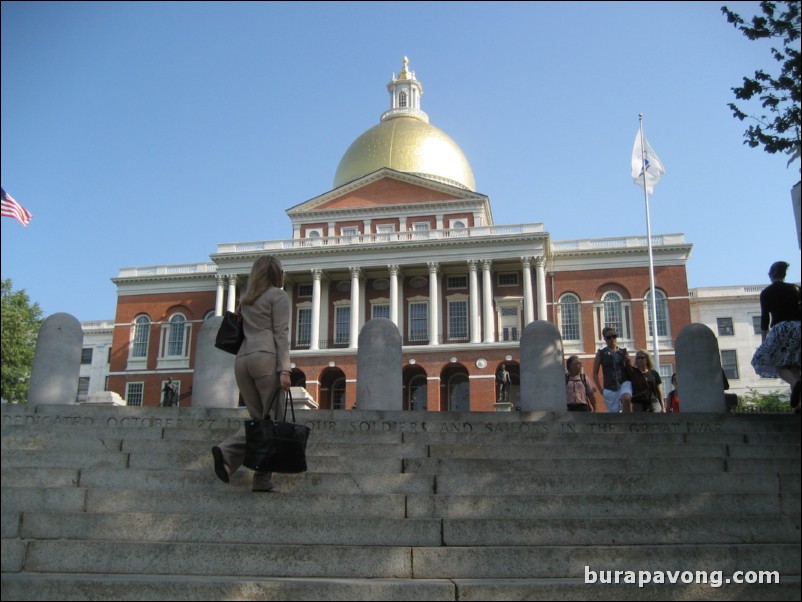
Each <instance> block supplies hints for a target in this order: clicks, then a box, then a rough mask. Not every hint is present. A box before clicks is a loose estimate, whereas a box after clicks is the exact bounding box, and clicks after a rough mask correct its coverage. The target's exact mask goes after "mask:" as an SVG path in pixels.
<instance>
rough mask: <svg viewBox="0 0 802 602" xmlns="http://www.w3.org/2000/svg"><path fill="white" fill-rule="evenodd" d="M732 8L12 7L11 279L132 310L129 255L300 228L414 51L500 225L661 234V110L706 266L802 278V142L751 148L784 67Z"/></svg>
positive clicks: (6, 264)
mask: <svg viewBox="0 0 802 602" xmlns="http://www.w3.org/2000/svg"><path fill="white" fill-rule="evenodd" d="M724 3H725V2H724V1H720V2H699V3H697V2H694V3H684V2H677V3H662V2H650V3H634V2H632V3H629V2H626V3H613V2H606V3H563V2H560V3H554V4H552V3H504V2H494V3H492V4H489V3H482V2H477V3H473V2H470V3H465V2H449V3H443V4H441V3H426V2H413V3H395V2H381V3H371V2H367V3H335V2H331V3H302V2H292V3H281V2H275V3H272V2H271V3H261V2H248V3H236V2H224V3H223V2H220V3H215V2H211V3H194V2H181V3H171V2H157V3H126V2H119V3H117V2H115V3H103V2H100V3H71V2H58V3H54V2H41V3H39V2H3V3H2V128H0V132H1V133H2V185H3V188H4V189H5V190H6V191H7V192H8V193H9V194H11V195H12V196H13V197H14V198H16V199H17V201H19V202H20V203H21V204H22V205H24V206H25V207H26V208H27V209H28V210H29V211H30V212H31V213H32V214H33V220H32V222H31V224H30V226H28V228H23V227H22V226H21V225H20V224H19V223H17V222H16V221H14V220H11V219H8V218H4V219H2V220H0V223H1V224H2V277H3V278H4V279H5V278H10V279H11V280H12V281H13V287H14V290H19V289H25V290H26V291H27V292H28V294H29V296H30V297H31V299H32V300H33V301H36V302H38V303H39V304H40V305H41V307H42V309H43V311H44V313H45V315H50V314H53V313H56V312H61V311H64V312H68V313H71V314H72V315H74V316H75V317H77V318H78V319H79V320H99V319H113V318H114V314H115V307H116V289H115V286H114V284H113V283H112V282H111V278H113V277H115V276H116V275H117V274H118V272H119V270H120V268H122V267H133V266H148V265H164V264H179V263H196V262H205V261H208V259H209V255H210V254H212V253H214V252H215V251H216V245H217V244H218V243H221V242H233V241H253V240H273V239H282V238H290V237H291V236H292V231H291V227H290V221H289V218H287V216H286V214H285V210H286V209H288V208H290V207H292V206H294V205H297V204H298V203H301V202H303V201H306V200H308V199H310V198H313V197H315V196H317V195H319V194H322V193H324V192H327V191H328V190H330V189H331V188H332V184H333V179H334V173H335V170H336V169H337V165H338V163H339V161H340V158H341V157H342V155H343V154H344V153H345V151H346V149H347V148H348V146H349V145H350V144H351V142H353V140H354V139H355V138H356V137H357V136H359V135H360V134H361V133H362V132H364V131H365V130H367V129H368V128H370V127H372V126H373V125H375V124H377V123H378V120H379V116H380V115H381V113H382V112H383V111H385V110H386V109H387V108H388V107H389V97H388V94H387V91H386V88H385V86H386V84H387V82H388V81H389V80H390V78H391V74H392V73H393V72H398V71H399V70H400V69H401V66H402V64H401V60H402V57H403V56H404V55H406V56H408V57H409V58H410V68H411V69H413V70H414V71H415V72H416V75H417V78H418V79H419V80H420V81H421V82H422V84H423V87H424V96H423V98H422V108H423V110H424V111H426V112H427V113H428V114H429V117H430V119H431V123H432V124H434V125H436V126H437V127H439V128H440V129H442V130H444V131H445V132H446V133H448V134H449V135H450V136H451V137H452V138H453V139H454V140H455V141H456V142H457V144H459V145H460V147H461V148H462V150H463V151H464V152H465V154H466V156H467V157H468V160H469V161H470V163H471V166H472V168H473V171H474V175H475V177H476V185H477V190H478V191H479V192H481V193H483V194H486V195H488V196H489V197H490V202H491V206H492V210H493V216H494V220H495V222H496V223H497V224H514V223H522V222H543V223H544V224H545V228H546V230H547V231H548V232H550V233H551V235H552V238H553V239H554V240H566V239H574V238H585V237H591V238H601V237H610V236H623V235H642V234H645V231H646V220H645V211H644V203H643V193H642V191H641V189H640V188H638V187H636V186H635V185H634V184H633V183H632V180H631V178H630V156H631V152H632V145H633V141H634V138H635V134H636V132H637V130H638V113H643V114H644V129H645V132H646V137H647V138H648V140H649V142H650V143H651V145H652V146H653V147H654V149H655V151H656V152H657V154H658V155H659V156H660V158H661V160H662V161H663V163H664V165H665V166H666V170H667V173H666V174H665V175H664V176H663V178H662V180H661V181H660V183H659V184H658V185H657V188H656V190H655V194H654V196H653V197H652V199H651V215H652V231H653V233H655V234H657V233H676V232H683V233H685V236H686V239H687V240H688V241H689V242H691V243H693V252H692V254H691V259H690V262H689V264H688V275H689V285H690V286H691V287H699V286H720V285H728V284H761V283H765V284H768V278H767V276H766V274H767V271H768V267H769V265H770V264H771V263H772V262H774V261H776V260H780V259H783V260H786V261H789V262H790V263H791V272H789V275H792V274H793V275H794V276H792V277H794V278H796V279H798V278H799V249H798V246H797V239H796V229H795V226H794V221H793V213H792V210H791V201H790V189H791V187H792V186H793V184H794V183H795V182H796V181H798V179H799V169H800V166H799V161H797V162H796V163H795V164H792V165H791V166H790V167H786V161H787V158H786V157H785V156H781V155H768V154H766V153H765V152H763V151H762V150H758V149H751V148H749V147H747V146H744V145H743V144H742V142H743V131H744V129H745V127H746V124H745V123H742V122H739V121H737V120H735V119H734V118H733V117H732V115H731V112H730V110H729V109H728V108H727V103H728V102H731V101H732V100H733V94H732V92H731V90H730V89H731V88H732V87H733V86H737V85H739V84H740V83H741V80H742V77H743V76H745V75H749V76H751V74H752V73H753V72H754V70H755V69H757V68H767V69H772V70H774V68H775V65H776V62H775V61H774V60H773V59H772V58H771V55H770V52H769V44H767V43H762V42H751V41H749V40H747V39H746V38H745V37H744V36H743V34H741V32H739V31H738V30H736V29H734V28H733V27H732V26H731V25H730V24H728V23H727V22H726V19H725V18H724V17H723V15H722V14H721V12H720V6H721V5H722V4H724ZM727 4H728V6H730V8H732V9H733V10H736V11H737V12H740V13H741V14H742V15H751V14H752V13H754V12H755V11H757V10H758V3H757V2H727ZM658 285H659V282H658Z"/></svg>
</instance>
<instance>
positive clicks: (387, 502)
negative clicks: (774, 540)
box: [2, 487, 800, 520]
mask: <svg viewBox="0 0 802 602" xmlns="http://www.w3.org/2000/svg"><path fill="white" fill-rule="evenodd" d="M732 496H733V494H731V493H681V494H678V493H667V494H664V495H649V494H617V495H605V494H593V493H589V494H584V495H575V494H551V495H549V494H528V495H497V494H493V493H488V494H484V495H481V494H465V495H443V494H409V495H406V494H374V495H369V494H327V493H282V494H281V495H270V496H254V495H253V494H252V493H251V492H250V491H249V490H248V489H247V488H243V487H237V488H234V487H231V488H225V487H220V488H216V489H215V490H214V491H206V492H204V494H203V495H202V496H199V495H198V493H197V491H178V490H137V489H87V488H83V487H52V488H39V487H6V488H4V489H3V493H2V508H3V512H7V513H12V512H13V513H16V514H19V513H21V512H23V511H31V510H43V511H68V512H79V511H86V512H164V513H177V512H183V511H185V510H187V509H191V510H192V512H194V513H210V514H217V513H221V514H222V513H232V514H237V515H250V514H253V513H254V511H255V510H254V509H255V508H258V509H259V511H264V512H265V513H267V514H268V515H269V516H282V517H284V516H286V517H302V516H307V517H310V518H322V517H327V516H339V517H350V516H358V517H362V518H374V517H375V518H404V517H409V518H499V519H508V518H509V519H524V518H526V519H535V518H593V517H604V516H610V517H626V516H631V517H657V516H663V517H680V516H699V515H715V514H722V508H727V507H728V506H729V505H730V504H731V502H732ZM799 508H800V494H799V493H797V494H793V493H783V494H782V495H781V494H779V493H745V494H744V493H742V494H738V505H737V508H734V509H733V510H734V511H737V513H739V514H777V513H785V514H794V513H796V512H797V511H798V510H799ZM14 520H16V518H15V519H14Z"/></svg>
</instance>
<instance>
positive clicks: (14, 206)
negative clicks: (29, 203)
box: [0, 188, 31, 226]
mask: <svg viewBox="0 0 802 602" xmlns="http://www.w3.org/2000/svg"><path fill="white" fill-rule="evenodd" d="M0 192H2V193H3V195H2V196H3V217H13V218H14V219H15V220H17V221H18V222H19V223H21V224H22V225H23V226H27V225H28V223H29V222H30V221H31V214H30V213H29V212H28V210H27V209H26V208H25V207H23V206H22V205H20V204H19V203H18V202H17V201H15V200H14V199H13V198H12V197H11V195H9V194H7V193H6V191H5V190H3V189H2V188H0Z"/></svg>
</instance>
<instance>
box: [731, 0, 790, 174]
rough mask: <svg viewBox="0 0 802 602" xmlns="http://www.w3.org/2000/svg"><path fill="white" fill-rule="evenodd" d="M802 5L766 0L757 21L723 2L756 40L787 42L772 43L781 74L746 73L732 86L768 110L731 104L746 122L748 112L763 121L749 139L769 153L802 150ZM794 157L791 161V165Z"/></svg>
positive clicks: (741, 97) (737, 94)
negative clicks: (740, 83) (755, 112)
mask: <svg viewBox="0 0 802 602" xmlns="http://www.w3.org/2000/svg"><path fill="white" fill-rule="evenodd" d="M799 7H800V4H799V2H797V1H793V2H761V3H760V8H761V10H762V11H763V14H762V15H755V16H754V17H752V22H751V25H750V24H747V23H746V22H745V21H744V20H743V19H742V18H741V17H740V16H739V15H737V14H736V13H734V12H732V11H730V10H729V9H728V8H727V7H726V6H722V7H721V12H723V13H724V14H725V15H726V17H727V21H728V22H730V23H732V24H733V26H734V27H736V28H738V29H740V30H741V31H742V32H743V34H744V35H745V36H746V37H747V38H749V39H750V40H761V39H770V40H777V41H782V48H781V49H778V48H776V47H772V48H771V54H772V56H773V57H774V60H776V61H777V62H778V63H779V64H780V73H779V75H776V76H775V75H771V74H769V73H766V72H765V71H763V70H762V69H760V70H758V71H755V75H754V77H752V78H748V77H744V78H743V80H744V82H743V86H741V87H738V88H732V91H733V92H735V98H737V99H739V100H745V101H749V100H752V99H753V98H756V99H757V100H759V101H760V105H761V107H762V109H763V111H765V112H766V113H765V114H762V115H748V114H747V113H746V112H744V111H743V110H741V109H740V108H739V107H738V106H737V105H736V104H735V103H730V104H729V107H730V109H732V113H733V115H734V116H735V117H737V118H738V119H740V120H741V121H743V120H744V119H746V118H747V117H749V118H750V119H754V120H755V121H756V122H757V124H753V125H750V126H749V127H748V128H747V129H746V132H744V138H745V140H744V144H748V145H749V146H751V147H753V148H754V147H758V146H761V145H762V146H763V150H765V151H766V152H768V153H776V152H783V153H787V154H789V155H791V156H792V158H791V160H793V159H794V158H797V157H799V154H800V138H799V136H800V101H801V100H802V95H800V86H801V85H802V83H800V82H801V81H802V63H801V62H800V50H799V37H800V10H799ZM790 162H791V161H790V160H789V164H790Z"/></svg>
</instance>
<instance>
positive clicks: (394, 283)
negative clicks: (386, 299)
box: [387, 265, 400, 326]
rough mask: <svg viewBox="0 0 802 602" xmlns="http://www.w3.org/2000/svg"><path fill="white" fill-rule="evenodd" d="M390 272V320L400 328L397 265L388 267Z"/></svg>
mask: <svg viewBox="0 0 802 602" xmlns="http://www.w3.org/2000/svg"><path fill="white" fill-rule="evenodd" d="M387 268H388V269H389V270H390V319H391V320H392V321H393V324H395V325H396V326H398V272H399V271H400V269H399V267H398V266H397V265H388V266H387Z"/></svg>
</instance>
